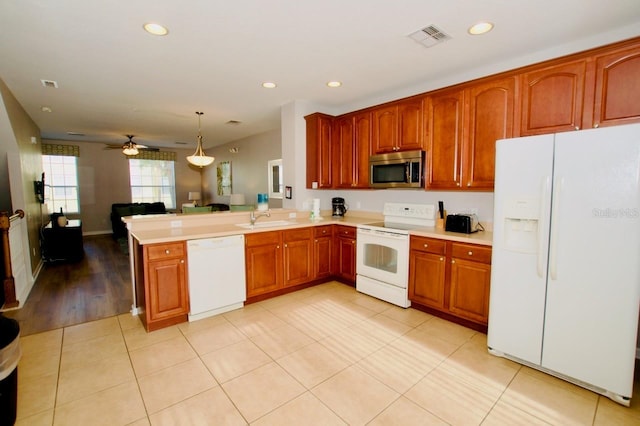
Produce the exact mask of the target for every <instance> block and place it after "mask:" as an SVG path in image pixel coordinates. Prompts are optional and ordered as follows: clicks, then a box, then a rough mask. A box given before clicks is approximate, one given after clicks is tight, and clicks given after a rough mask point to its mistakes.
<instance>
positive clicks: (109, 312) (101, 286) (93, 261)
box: [4, 235, 133, 336]
mask: <svg viewBox="0 0 640 426" xmlns="http://www.w3.org/2000/svg"><path fill="white" fill-rule="evenodd" d="M84 252H85V256H84V259H82V260H81V261H80V262H77V263H48V264H46V265H45V267H44V268H43V270H42V271H41V272H40V275H39V276H38V279H37V281H36V283H35V284H34V286H33V288H32V289H31V293H30V294H29V297H28V298H27V301H26V303H25V304H24V306H23V307H22V309H18V310H15V311H8V312H5V313H4V315H5V316H6V317H9V318H14V319H16V320H18V322H19V323H20V334H21V335H23V336H26V335H29V334H34V333H39V332H41V331H47V330H53V329H56V328H60V327H66V326H69V325H74V324H80V323H83V322H87V321H93V320H97V319H101V318H107V317H110V316H113V315H118V314H123V313H126V312H129V310H130V309H131V304H132V301H133V298H132V293H131V273H130V271H129V257H128V256H127V255H126V254H124V253H123V252H122V251H121V250H120V246H119V245H118V243H117V242H116V241H115V240H113V238H111V235H99V236H85V237H84Z"/></svg>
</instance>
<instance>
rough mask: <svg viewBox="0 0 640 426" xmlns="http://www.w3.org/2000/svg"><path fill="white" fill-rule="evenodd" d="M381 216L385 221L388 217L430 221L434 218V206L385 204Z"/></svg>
mask: <svg viewBox="0 0 640 426" xmlns="http://www.w3.org/2000/svg"><path fill="white" fill-rule="evenodd" d="M383 214H384V216H385V220H386V219H388V218H390V217H392V216H393V217H404V218H407V219H409V218H410V219H423V220H431V219H435V217H436V206H435V205H434V204H404V203H385V204H384V210H383Z"/></svg>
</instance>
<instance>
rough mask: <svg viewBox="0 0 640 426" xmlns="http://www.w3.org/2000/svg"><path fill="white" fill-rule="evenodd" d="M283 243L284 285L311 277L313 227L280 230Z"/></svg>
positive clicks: (312, 269) (310, 278)
mask: <svg viewBox="0 0 640 426" xmlns="http://www.w3.org/2000/svg"><path fill="white" fill-rule="evenodd" d="M282 241H283V243H284V253H283V257H284V286H285V287H289V286H294V285H298V284H303V283H306V282H309V281H311V280H312V279H313V271H314V265H313V251H314V248H313V229H312V228H311V227H308V228H298V229H291V230H286V231H282Z"/></svg>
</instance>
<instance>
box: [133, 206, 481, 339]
mask: <svg viewBox="0 0 640 426" xmlns="http://www.w3.org/2000/svg"><path fill="white" fill-rule="evenodd" d="M270 213H271V216H270V217H261V218H260V219H259V220H258V221H257V222H256V224H255V226H253V227H251V226H250V224H249V212H216V213H208V214H195V215H194V214H192V215H180V214H166V215H146V216H128V217H125V218H123V222H125V223H126V225H127V229H128V230H129V253H130V254H129V256H130V267H131V277H132V291H133V301H134V302H133V306H132V314H134V315H140V318H141V319H142V322H143V324H144V325H145V328H146V329H147V331H153V330H156V329H159V328H163V327H167V326H170V325H173V324H177V323H180V322H185V321H187V320H188V315H189V277H188V273H187V265H188V262H189V259H188V255H187V249H186V244H187V241H189V240H199V239H204V238H216V237H225V236H231V235H239V234H240V235H244V237H245V253H246V254H247V256H246V257H247V263H246V264H245V267H246V272H247V275H246V286H247V289H246V290H247V300H246V303H252V302H256V301H259V300H263V299H266V298H269V297H273V296H277V295H280V294H284V293H288V292H291V291H296V290H299V289H302V288H305V287H308V286H311V285H315V284H319V283H322V282H326V281H328V280H331V279H338V280H339V281H342V282H344V283H346V284H350V285H353V284H354V280H355V272H356V271H355V256H356V254H355V229H356V227H357V226H358V225H360V224H366V223H370V222H373V221H378V220H380V219H381V218H382V216H381V214H380V213H375V212H357V213H355V212H354V213H351V214H349V215H347V216H345V217H343V218H340V219H333V218H331V212H322V215H323V217H324V219H323V220H310V219H309V212H305V211H296V210H291V209H274V210H271V211H270ZM337 229H346V230H348V229H353V232H352V233H351V236H350V237H348V238H351V240H350V241H349V240H347V244H345V243H344V241H345V239H344V238H342V237H341V236H340V235H339V233H338V232H337ZM334 230H336V231H334ZM411 234H412V238H413V236H415V237H416V238H432V239H435V240H448V241H457V242H459V243H466V244H470V245H476V246H485V247H490V245H491V240H492V234H491V233H490V232H478V233H475V234H469V235H466V234H457V233H451V232H445V231H444V230H442V229H436V228H420V229H417V230H413V231H411ZM341 241H342V243H341ZM252 250H253V251H252ZM251 259H253V260H251ZM345 260H348V261H345ZM256 262H266V264H258V263H256ZM262 271H270V273H269V277H270V278H269V280H270V282H269V283H264V282H259V281H260V280H256V278H260V279H261V278H264V277H263V275H264V274H262ZM254 272H255V273H254ZM256 275H259V276H258V277H256ZM211 276H212V279H213V277H215V271H211ZM271 281H273V282H271Z"/></svg>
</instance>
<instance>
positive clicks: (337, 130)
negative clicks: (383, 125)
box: [333, 115, 356, 188]
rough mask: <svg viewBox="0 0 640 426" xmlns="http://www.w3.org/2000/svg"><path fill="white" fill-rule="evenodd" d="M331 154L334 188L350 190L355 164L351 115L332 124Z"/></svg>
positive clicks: (352, 119)
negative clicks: (333, 165) (332, 155)
mask: <svg viewBox="0 0 640 426" xmlns="http://www.w3.org/2000/svg"><path fill="white" fill-rule="evenodd" d="M333 154H334V158H335V161H334V163H335V165H336V167H334V168H333V170H334V184H335V187H336V188H352V187H353V183H354V176H355V170H354V166H355V164H356V158H355V150H354V118H353V116H352V115H348V116H345V117H339V118H337V119H336V120H335V122H334V131H333Z"/></svg>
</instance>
